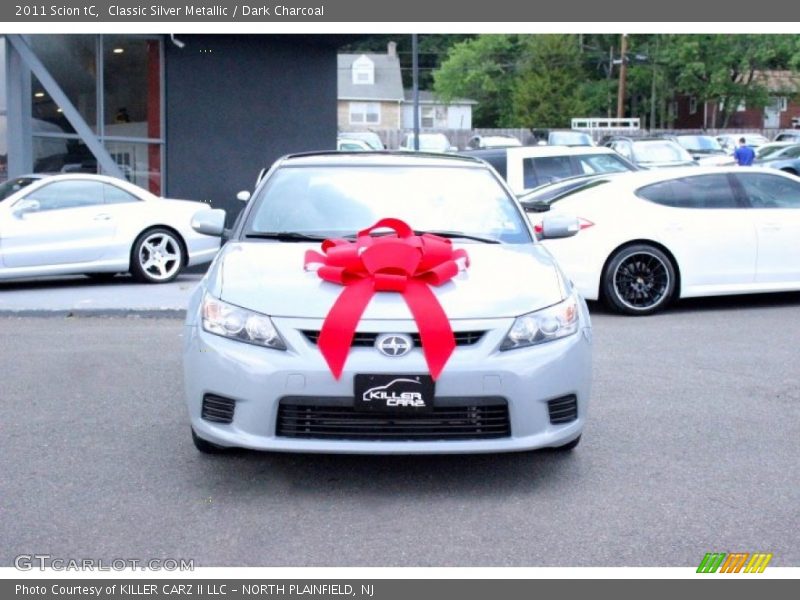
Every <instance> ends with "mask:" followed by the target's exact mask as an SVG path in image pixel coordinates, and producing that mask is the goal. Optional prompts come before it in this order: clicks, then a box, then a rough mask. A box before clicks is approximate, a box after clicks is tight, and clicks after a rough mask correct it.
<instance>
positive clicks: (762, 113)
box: [671, 70, 800, 129]
mask: <svg viewBox="0 0 800 600" xmlns="http://www.w3.org/2000/svg"><path fill="white" fill-rule="evenodd" d="M754 77H755V78H757V79H758V80H760V83H762V84H763V85H764V86H765V87H766V88H767V90H768V91H769V94H770V96H769V103H768V104H767V106H764V107H762V106H747V105H746V103H745V102H740V103H739V104H738V106H737V107H736V109H735V110H734V112H732V113H731V115H730V117H729V119H728V123H727V126H728V127H730V128H736V129H790V128H793V127H797V126H798V125H800V96H798V93H799V92H800V75H798V74H796V73H794V72H792V71H781V70H774V71H757V72H756V73H755V74H754ZM722 108H724V106H723V105H721V103H718V102H716V101H709V102H706V103H703V102H700V101H698V99H697V98H694V97H691V96H680V97H678V98H676V99H675V100H674V101H673V103H672V110H671V111H672V114H673V115H674V117H675V121H674V127H675V128H676V129H704V128H714V127H719V126H721V125H722V123H721V117H720V112H721V109H722Z"/></svg>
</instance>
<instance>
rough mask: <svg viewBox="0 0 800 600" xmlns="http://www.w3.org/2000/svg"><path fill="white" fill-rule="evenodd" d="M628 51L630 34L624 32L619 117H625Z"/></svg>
mask: <svg viewBox="0 0 800 600" xmlns="http://www.w3.org/2000/svg"><path fill="white" fill-rule="evenodd" d="M627 52H628V34H627V33H623V34H622V47H621V48H620V64H619V91H618V93H617V118H618V119H623V118H625V85H626V83H627V81H626V80H627V78H628V64H627V58H626V54H627Z"/></svg>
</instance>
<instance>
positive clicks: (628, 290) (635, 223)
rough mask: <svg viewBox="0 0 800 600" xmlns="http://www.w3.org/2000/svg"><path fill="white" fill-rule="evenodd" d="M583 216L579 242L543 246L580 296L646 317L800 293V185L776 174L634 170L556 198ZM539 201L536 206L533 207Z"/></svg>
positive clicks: (559, 205)
mask: <svg viewBox="0 0 800 600" xmlns="http://www.w3.org/2000/svg"><path fill="white" fill-rule="evenodd" d="M528 201H529V209H530V210H535V211H536V212H533V213H531V214H530V216H531V219H532V220H533V222H534V223H538V222H539V221H540V220H541V218H542V215H549V214H553V213H555V214H558V215H570V216H577V217H578V218H579V219H580V222H581V226H582V227H583V228H584V229H583V230H582V231H581V233H580V235H578V236H576V237H575V238H574V239H572V240H563V241H560V240H547V241H545V242H544V245H545V246H546V247H547V249H548V250H550V252H551V253H552V254H553V256H554V257H555V258H556V260H557V261H558V263H559V264H560V265H561V266H562V267H563V268H564V270H565V272H566V273H567V275H569V276H570V277H571V279H572V281H573V282H574V283H575V286H576V287H577V288H578V290H579V291H580V292H581V294H582V295H583V296H584V297H585V298H587V299H589V300H597V299H602V300H604V301H605V302H606V304H608V306H609V307H610V308H612V309H613V310H615V311H618V312H620V313H625V314H631V315H646V314H652V313H654V312H657V311H659V310H661V309H663V308H665V307H666V306H668V305H669V303H670V302H671V301H672V300H673V299H677V298H690V297H696V296H716V295H726V294H745V293H759V292H780V291H787V290H800V180H799V179H798V178H796V177H794V176H791V175H787V174H785V173H781V172H780V171H775V170H772V169H762V168H758V167H750V168H747V169H742V168H740V167H735V166H734V167H692V168H683V169H663V170H653V171H640V172H638V173H628V174H625V175H621V176H619V177H614V178H606V179H605V180H602V181H599V182H598V183H596V184H595V185H591V186H586V188H585V189H582V190H577V191H575V192H574V193H571V194H567V195H561V196H558V197H555V198H554V199H553V200H552V201H549V204H550V210H549V211H548V212H543V206H542V205H543V204H548V201H547V200H545V201H542V202H537V201H536V199H533V200H532V199H528ZM530 204H533V205H534V206H531V205H530Z"/></svg>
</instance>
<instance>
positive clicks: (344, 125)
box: [336, 100, 402, 131]
mask: <svg viewBox="0 0 800 600" xmlns="http://www.w3.org/2000/svg"><path fill="white" fill-rule="evenodd" d="M380 105H381V122H380V123H377V124H372V123H370V124H368V125H351V124H350V101H349V100H339V101H338V102H337V116H336V121H337V123H338V125H339V130H340V131H348V130H350V131H356V130H359V129H364V130H370V131H377V130H381V129H398V128H400V127H401V126H402V121H401V107H400V104H399V103H398V102H381V103H380Z"/></svg>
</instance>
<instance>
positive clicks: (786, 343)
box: [0, 292, 800, 566]
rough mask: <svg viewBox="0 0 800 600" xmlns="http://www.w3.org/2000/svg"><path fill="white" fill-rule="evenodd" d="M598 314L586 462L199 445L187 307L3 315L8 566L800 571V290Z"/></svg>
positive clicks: (0, 557)
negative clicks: (215, 449) (189, 400)
mask: <svg viewBox="0 0 800 600" xmlns="http://www.w3.org/2000/svg"><path fill="white" fill-rule="evenodd" d="M4 293H5V292H3V294H4ZM591 308H592V312H593V320H594V326H595V367H594V391H593V397H592V401H591V406H590V416H589V421H588V424H587V428H586V431H585V434H584V439H583V441H582V442H581V444H580V446H578V448H577V449H576V450H575V451H574V452H573V453H571V454H559V453H555V452H550V451H541V452H530V453H524V454H501V455H477V456H428V457H424V456H412V457H409V456H397V457H387V456H380V457H371V456H335V455H331V456H324V455H290V454H268V453H255V452H244V451H242V452H234V453H231V454H229V455H225V456H205V455H201V454H199V453H197V451H196V450H195V449H194V447H193V446H192V443H191V440H190V436H189V425H188V419H187V415H186V410H185V407H184V400H183V397H182V381H181V363H180V355H181V342H182V337H181V336H182V325H181V322H180V320H179V319H176V318H142V317H134V316H99V317H98V316H95V317H86V316H82V315H83V313H75V314H77V315H78V316H72V317H68V316H55V317H52V318H38V317H20V316H3V317H0V364H2V365H3V369H2V373H3V375H2V382H3V383H2V387H1V388H0V402H2V408H3V417H2V421H0V422H1V423H2V425H1V426H0V427H1V428H2V435H0V473H1V474H2V475H0V540H2V541H3V543H2V544H0V565H4V566H10V565H11V564H12V563H13V560H14V557H15V556H17V555H19V554H34V553H47V554H50V555H52V556H54V557H62V558H106V559H108V560H111V559H112V558H127V559H131V558H138V559H148V558H184V559H194V560H195V564H196V565H197V566H511V565H513V566H696V565H697V564H698V563H699V562H700V560H701V559H702V557H703V555H704V554H705V553H706V552H713V551H720V552H733V551H743V552H756V551H761V552H772V553H773V554H774V558H773V560H772V563H771V565H772V566H800V543H799V542H800V534H799V533H798V528H797V522H798V517H800V486H798V484H797V482H798V481H800V460H798V459H800V446H799V445H798V443H797V440H798V439H800V368H798V364H797V363H798V358H799V357H800V353H798V340H800V319H799V318H798V317H799V316H800V294H783V295H771V296H760V297H759V296H753V297H738V298H723V299H713V300H698V301H692V302H683V303H681V304H680V305H679V306H678V307H677V308H675V309H672V310H670V311H669V312H667V313H664V314H661V315H657V316H654V317H649V318H625V317H617V316H614V315H611V314H608V313H606V312H604V311H603V310H602V309H601V308H600V307H599V306H596V305H594V306H592V307H591ZM167 314H170V313H167Z"/></svg>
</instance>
